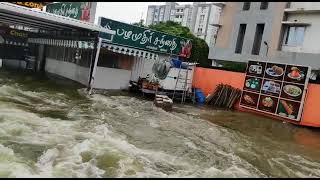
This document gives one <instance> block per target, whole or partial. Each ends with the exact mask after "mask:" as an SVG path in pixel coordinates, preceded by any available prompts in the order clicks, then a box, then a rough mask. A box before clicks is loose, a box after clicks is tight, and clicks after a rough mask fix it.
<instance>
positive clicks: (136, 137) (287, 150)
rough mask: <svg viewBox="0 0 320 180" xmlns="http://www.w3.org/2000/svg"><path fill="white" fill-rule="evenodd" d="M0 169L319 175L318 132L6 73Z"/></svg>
mask: <svg viewBox="0 0 320 180" xmlns="http://www.w3.org/2000/svg"><path fill="white" fill-rule="evenodd" d="M0 127H1V128H0V177H320V168H319V167H320V151H319V150H318V149H319V148H320V132H319V130H317V129H308V128H304V127H297V126H294V125H291V124H288V123H282V122H281V121H274V120H270V119H267V118H262V117H259V116H254V115H251V114H247V113H240V112H227V111H219V110H211V109H208V108H205V107H193V106H190V105H184V106H183V105H180V104H177V105H175V107H174V111H173V112H165V111H163V110H162V109H159V108H157V107H155V106H153V103H152V101H148V100H143V99H141V98H138V97H133V96H130V95H124V94H121V95H116V94H114V93H113V94H109V95H99V94H95V95H92V96H88V95H86V93H85V89H84V88H80V87H77V86H65V85H63V86H62V85H59V84H57V83H55V82H53V81H51V80H48V79H45V78H43V76H41V78H39V77H36V76H31V75H28V74H17V73H12V72H5V71H1V72H0Z"/></svg>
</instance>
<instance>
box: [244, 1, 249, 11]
mask: <svg viewBox="0 0 320 180" xmlns="http://www.w3.org/2000/svg"><path fill="white" fill-rule="evenodd" d="M249 9H250V2H243V7H242V10H244V11H248V10H249Z"/></svg>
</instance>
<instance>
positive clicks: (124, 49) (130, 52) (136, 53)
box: [101, 43, 159, 60]
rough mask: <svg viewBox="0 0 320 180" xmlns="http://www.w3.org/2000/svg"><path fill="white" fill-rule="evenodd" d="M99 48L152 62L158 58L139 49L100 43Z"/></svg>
mask: <svg viewBox="0 0 320 180" xmlns="http://www.w3.org/2000/svg"><path fill="white" fill-rule="evenodd" d="M101 47H102V48H106V49H108V50H109V51H112V52H115V53H120V54H125V55H129V56H135V57H142V58H146V59H152V60H156V59H158V58H159V56H158V55H157V54H155V53H151V52H148V51H142V50H139V49H134V48H129V47H123V46H117V45H111V44H107V43H102V44H101Z"/></svg>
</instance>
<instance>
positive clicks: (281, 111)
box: [277, 99, 300, 120]
mask: <svg viewBox="0 0 320 180" xmlns="http://www.w3.org/2000/svg"><path fill="white" fill-rule="evenodd" d="M299 109H300V103H298V102H293V101H288V100H284V99H280V101H279V105H278V111H277V113H278V115H280V116H283V117H287V118H290V119H293V120H295V119H297V118H298V113H299Z"/></svg>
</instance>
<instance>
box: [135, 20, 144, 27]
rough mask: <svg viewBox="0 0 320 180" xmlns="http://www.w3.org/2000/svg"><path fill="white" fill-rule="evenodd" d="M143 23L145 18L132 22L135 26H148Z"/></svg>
mask: <svg viewBox="0 0 320 180" xmlns="http://www.w3.org/2000/svg"><path fill="white" fill-rule="evenodd" d="M143 23H144V20H143V19H141V20H140V22H135V23H132V25H134V26H139V27H146V26H145V25H143Z"/></svg>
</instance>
